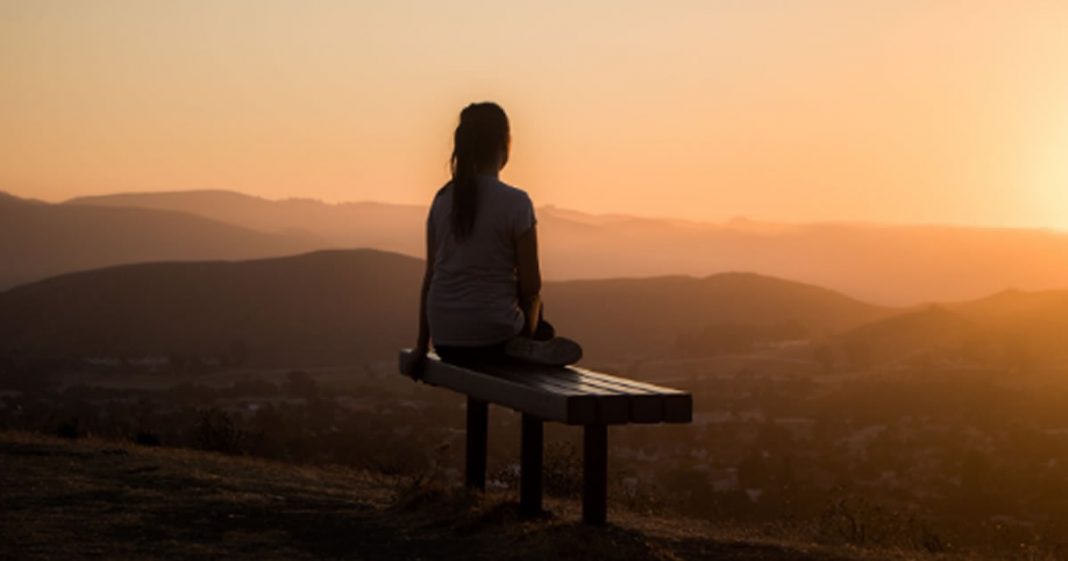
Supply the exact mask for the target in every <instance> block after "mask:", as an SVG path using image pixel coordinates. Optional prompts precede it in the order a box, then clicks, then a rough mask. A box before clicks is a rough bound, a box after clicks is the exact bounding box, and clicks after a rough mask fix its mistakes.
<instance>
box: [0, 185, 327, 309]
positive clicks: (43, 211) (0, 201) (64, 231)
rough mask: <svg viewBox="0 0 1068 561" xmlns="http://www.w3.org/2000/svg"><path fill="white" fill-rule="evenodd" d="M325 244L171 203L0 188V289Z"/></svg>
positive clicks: (252, 256)
mask: <svg viewBox="0 0 1068 561" xmlns="http://www.w3.org/2000/svg"><path fill="white" fill-rule="evenodd" d="M321 247H324V246H323V244H322V242H320V241H317V240H316V239H314V238H311V237H309V236H307V235H303V236H293V235H283V234H276V233H264V232H259V231H254V230H250V229H248V228H244V227H241V226H236V225H233V224H227V223H223V222H219V221H216V220H211V219H209V218H204V217H202V216H196V215H193V214H188V213H183V212H176V211H171V210H154V209H143V208H118V207H115V208H110V207H99V206H84V205H74V204H62V205H56V204H48V203H43V202H39V201H32V200H27V199H20V198H17V197H14V196H11V195H7V194H4V193H0V264H2V265H0V290H3V289H5V288H9V287H12V286H15V285H18V284H22V283H26V282H31V281H35V280H39V279H42V278H46V277H50V276H53V275H58V274H62V273H67V272H71V271H80V270H86V269H94V268H98V267H105V266H108V265H116V264H120V263H135V262H142V261H160V260H196V259H238V258H240V259H251V258H255V257H266V256H270V255H286V254H292V253H299V252H301V251H308V250H311V249H318V248H321Z"/></svg>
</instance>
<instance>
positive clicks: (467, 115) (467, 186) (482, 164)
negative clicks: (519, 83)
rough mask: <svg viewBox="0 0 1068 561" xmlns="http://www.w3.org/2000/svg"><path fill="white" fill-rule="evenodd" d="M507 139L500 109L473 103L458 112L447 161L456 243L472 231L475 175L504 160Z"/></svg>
mask: <svg viewBox="0 0 1068 561" xmlns="http://www.w3.org/2000/svg"><path fill="white" fill-rule="evenodd" d="M508 138H509V127H508V117H507V115H505V113H504V110H503V109H501V108H500V106H499V105H497V104H495V103H490V102H485V103H472V104H471V105H468V106H467V107H465V108H464V110H463V111H461V112H460V124H459V125H458V126H457V127H456V133H455V134H454V135H453V150H452V158H451V159H450V167H451V170H452V216H451V221H452V233H453V236H455V237H456V239H457V240H458V241H463V240H464V239H466V238H467V236H469V235H470V234H471V231H472V230H474V227H475V218H476V216H477V215H478V172H479V171H481V170H483V169H485V168H487V167H489V166H492V165H494V164H495V163H496V162H497V157H498V155H500V154H501V153H502V152H503V153H504V154H505V158H507V154H508ZM506 161H507V160H506Z"/></svg>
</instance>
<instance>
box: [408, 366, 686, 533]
mask: <svg viewBox="0 0 1068 561" xmlns="http://www.w3.org/2000/svg"><path fill="white" fill-rule="evenodd" d="M410 359H411V351H410V350H403V351H401V354H400V363H401V365H402V370H403V365H404V364H406V363H407V361H408V360H410ZM420 381H422V382H425V383H427V384H431V385H434V386H440V387H442V388H447V389H450V390H453V391H456V392H459V393H462V394H466V395H467V447H466V452H467V458H466V469H465V471H466V479H467V485H468V486H470V487H475V488H478V489H485V487H486V433H487V421H488V413H489V411H488V405H489V404H490V403H495V404H498V405H503V406H505V407H508V408H510V409H514V410H516V411H518V412H520V413H522V428H521V446H520V476H519V480H520V483H519V509H520V513H521V514H523V515H527V516H530V515H536V514H538V513H540V512H541V510H542V451H543V444H542V435H543V423H544V422H545V421H556V422H560V423H564V424H568V425H582V426H583V427H584V434H583V446H582V448H583V451H582V453H583V470H582V477H583V482H582V520H583V522H586V523H588V524H603V523H604V522H605V514H606V507H607V500H608V496H607V493H608V425H623V424H628V423H689V422H690V421H691V420H692V418H693V398H692V396H691V395H690V394H689V393H686V392H681V391H679V390H674V389H671V388H665V387H661V386H655V385H652V384H646V383H643V382H639V381H637V380H629V379H626V378H620V377H617V376H610V375H608V374H602V373H599V372H593V371H590V370H586V369H584V368H578V367H574V366H571V367H566V368H546V367H540V366H534V365H522V364H519V365H508V366H507V367H502V366H497V367H492V366H485V367H482V366H480V367H479V369H478V370H472V369H470V368H464V367H459V366H456V365H453V364H448V363H445V362H442V361H441V360H440V359H438V358H437V356H435V355H433V354H431V355H430V357H429V358H428V359H427V362H426V367H425V369H424V372H423V377H422V379H421V380H420Z"/></svg>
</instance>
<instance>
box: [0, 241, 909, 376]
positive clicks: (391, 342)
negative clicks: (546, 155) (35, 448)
mask: <svg viewBox="0 0 1068 561" xmlns="http://www.w3.org/2000/svg"><path fill="white" fill-rule="evenodd" d="M422 267H423V266H422V262H421V261H419V260H417V259H413V258H410V257H405V256H401V255H397V254H390V253H384V252H379V251H373V250H332V251H321V252H315V253H309V254H305V255H299V256H294V257H282V258H271V259H262V260H252V261H241V262H194V263H146V264H138V265H123V266H117V267H111V268H106V269H100V270H94V271H87V272H81V273H72V274H68V275H62V276H59V277H55V278H52V279H48V280H44V281H41V282H37V283H33V284H30V285H26V286H21V287H18V288H15V289H12V290H9V291H7V292H5V293H0V352H7V353H13V352H18V353H19V354H37V355H67V354H72V353H73V354H77V355H81V356H142V355H173V354H176V353H177V354H195V355H200V356H213V357H219V358H221V359H223V360H228V361H231V362H233V363H248V364H251V365H285V366H294V365H305V366H310V365H322V364H326V365H331V364H352V363H355V362H361V361H365V360H372V359H375V360H381V359H386V360H388V359H391V358H392V357H393V356H395V355H394V353H395V350H396V349H397V348H399V347H401V346H408V345H410V344H411V343H412V342H413V339H414V335H415V327H416V319H417V318H416V312H417V310H416V304H417V297H418V287H419V282H420V280H421V277H422V274H421V273H422ZM544 295H545V301H546V314H547V317H548V318H550V321H552V322H553V323H554V324H555V325H556V326H557V327H558V329H559V331H560V332H562V333H566V334H569V335H571V336H573V337H576V338H577V339H579V340H581V341H582V342H583V343H584V344H585V345H586V347H587V351H588V353H587V356H588V357H589V358H591V359H597V358H605V357H611V358H613V359H615V358H626V357H633V356H646V355H649V354H656V353H663V352H670V351H672V349H673V348H674V346H675V345H676V343H677V342H678V340H679V339H680V338H681V337H683V336H686V335H689V334H691V333H692V332H696V331H700V330H702V329H704V328H706V327H708V326H715V325H724V324H746V325H765V324H780V323H784V322H792V323H795V324H797V325H799V326H800V327H801V328H803V329H806V330H808V331H809V332H811V333H812V334H819V333H822V332H824V331H830V330H842V329H847V328H850V327H854V326H857V325H860V324H862V323H864V322H866V321H870V320H873V319H876V318H878V317H883V316H885V315H887V314H889V313H890V312H891V311H892V310H889V309H885V308H880V307H877V306H871V305H868V304H865V303H862V302H858V301H856V300H852V299H850V298H847V297H845V296H843V295H841V294H837V293H834V292H831V291H829V290H825V289H821V288H817V287H812V286H807V285H803V284H799V283H794V282H789V281H784V280H780V279H773V278H768V277H761V276H758V275H751V274H723V275H715V276H711V277H708V278H705V279H694V278H686V277H664V278H653V279H632V280H626V279H624V280H608V281H568V282H556V283H547V285H546V286H545V288H544Z"/></svg>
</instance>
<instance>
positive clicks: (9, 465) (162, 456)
mask: <svg viewBox="0 0 1068 561" xmlns="http://www.w3.org/2000/svg"><path fill="white" fill-rule="evenodd" d="M0 479H2V480H3V481H4V482H5V484H4V485H2V486H0V503H2V504H3V505H4V511H5V516H4V531H3V532H0V558H5V559H26V560H29V559H89V558H92V559H99V558H105V559H116V558H122V559H205V558H225V559H257V560H259V559H327V558H329V559H336V558H351V559H366V560H378V559H381V560H390V561H392V560H395V559H447V560H469V559H470V560H480V559H515V560H541V559H575V560H579V559H604V560H608V561H611V560H629V559H653V560H677V561H681V560H698V559H716V560H734V561H786V560H790V561H804V560H809V561H832V560H839V561H845V560H848V559H866V558H872V559H873V558H880V559H888V558H897V557H898V556H897V555H889V554H880V555H878V557H875V555H874V554H869V555H870V556H869V555H863V554H859V553H856V552H854V553H851V554H847V553H846V552H844V551H840V550H835V549H833V548H830V547H819V546H814V545H812V544H807V543H798V541H799V540H794V543H790V542H789V540H784V539H782V538H777V537H773V536H769V535H767V534H763V535H762V533H761V532H760V531H759V530H757V531H749V532H740V531H737V530H734V531H732V530H729V529H726V528H724V527H723V525H720V524H711V523H707V522H697V521H691V520H682V519H674V520H673V519H664V518H657V517H655V516H649V515H645V516H643V515H638V514H636V513H630V512H626V511H622V510H615V511H613V512H611V514H610V517H611V520H612V523H611V524H610V525H608V526H607V527H604V528H591V527H584V526H582V525H581V524H578V523H577V522H576V518H577V513H576V508H577V505H576V504H574V503H573V502H570V501H559V500H549V501H548V502H547V505H546V506H547V507H548V509H549V510H550V511H551V514H550V515H548V516H547V517H545V518H542V519H539V520H534V521H522V520H519V519H517V518H516V516H515V514H514V510H515V505H514V502H513V501H514V499H512V498H511V497H507V496H501V495H494V494H489V495H485V496H482V497H465V496H464V495H463V494H461V493H458V492H451V491H444V490H442V489H441V488H439V487H434V486H429V485H426V484H413V483H412V482H411V481H410V480H404V479H402V478H399V477H389V476H384V475H380V474H375V473H368V472H360V471H352V470H346V469H341V468H315V467H295V466H289V465H284V464H277V463H271V462H266V461H259V460H253V459H248V458H238V457H228V456H222V455H216V454H209V453H202V452H195V451H188V450H177V449H165V448H139V447H134V446H131V445H126V444H122V443H114V442H104V441H94V440H89V441H74V442H71V441H62V440H57V439H53V438H47V437H40V436H32V435H27V434H24V433H12V432H0Z"/></svg>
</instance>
